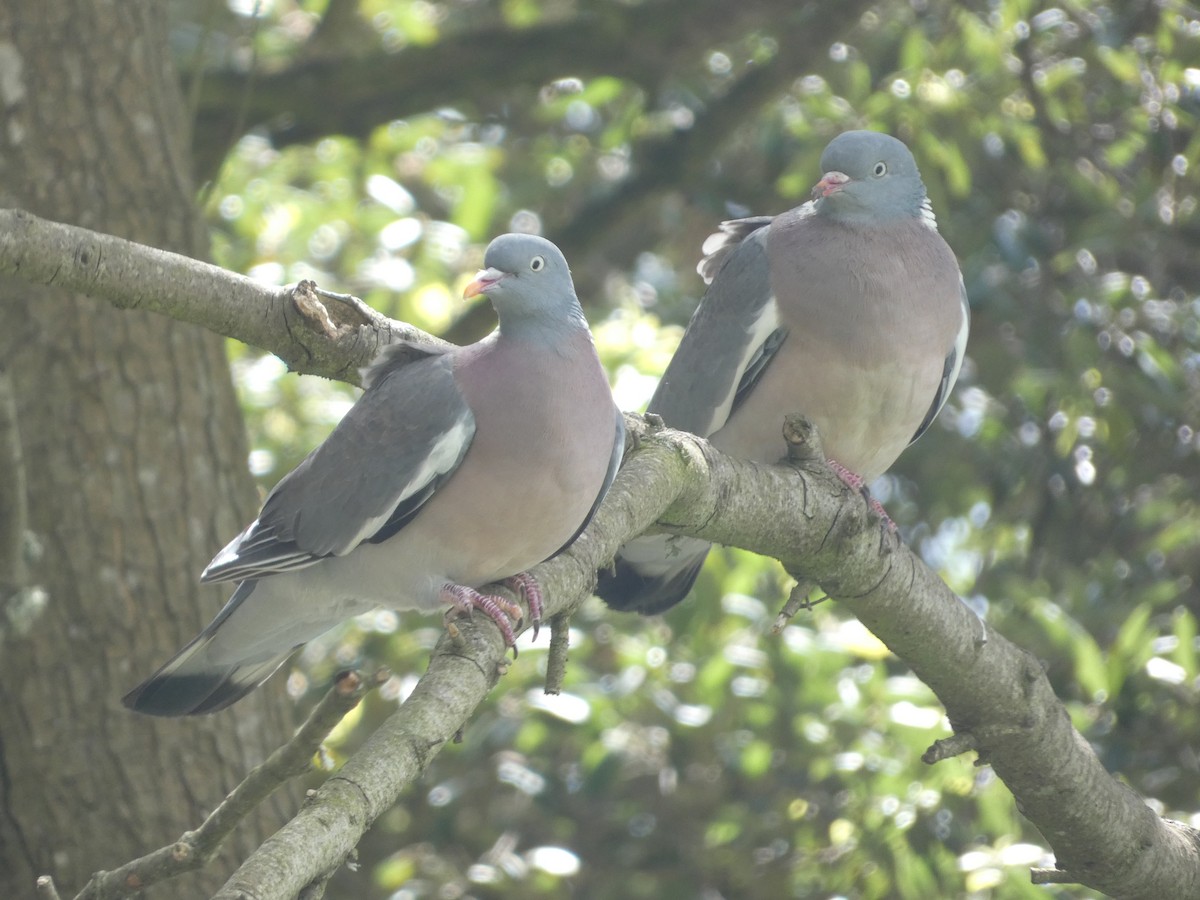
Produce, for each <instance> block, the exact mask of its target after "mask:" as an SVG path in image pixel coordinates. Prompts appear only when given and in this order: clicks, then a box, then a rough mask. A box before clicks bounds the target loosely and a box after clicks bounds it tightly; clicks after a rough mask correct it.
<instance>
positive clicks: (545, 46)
mask: <svg viewBox="0 0 1200 900" xmlns="http://www.w3.org/2000/svg"><path fill="white" fill-rule="evenodd" d="M786 15H788V13H786V12H781V10H780V6H779V4H778V2H776V0H741V2H739V3H736V4H729V3H728V2H726V0H655V2H647V3H638V4H618V3H603V4H599V3H597V4H590V5H588V6H587V8H586V9H584V10H583V11H582V12H581V13H579V14H578V15H576V16H573V17H571V18H569V19H564V20H558V21H552V22H547V23H542V24H538V25H534V26H530V27H528V28H505V27H503V26H500V25H497V24H494V23H493V24H490V25H489V26H488V27H485V28H481V29H478V30H475V29H472V30H466V31H458V32H452V33H450V34H447V35H446V36H444V37H442V38H441V40H439V41H437V43H434V44H429V45H422V46H410V47H406V48H404V50H402V51H401V52H399V53H395V52H388V51H387V50H385V49H383V48H380V49H377V50H376V51H375V52H372V53H370V54H368V55H359V56H354V55H350V54H341V55H338V56H337V57H329V56H326V55H324V54H320V55H318V58H316V59H313V58H307V59H304V60H303V61H302V62H299V63H297V64H295V65H292V66H288V67H286V68H284V69H281V70H279V71H275V72H265V73H259V74H257V75H253V74H251V73H246V72H238V71H232V70H225V71H220V72H210V73H208V74H207V75H206V76H205V79H204V83H203V86H202V88H201V91H200V98H199V99H200V102H199V110H198V115H197V120H196V125H195V128H194V133H195V135H196V139H195V146H194V152H195V157H196V163H197V169H198V171H199V173H200V179H199V180H200V181H203V180H205V179H206V178H208V177H211V176H212V173H213V172H215V171H217V167H218V166H219V164H220V161H221V159H222V158H223V157H224V155H225V153H226V151H227V150H228V140H229V137H230V134H231V133H232V132H233V130H234V129H235V128H236V127H237V121H236V118H235V112H234V111H235V110H237V108H238V104H239V103H240V102H241V98H242V97H243V96H244V94H245V90H244V85H245V82H246V81H247V79H249V78H251V77H254V78H255V80H256V83H255V86H254V92H253V95H252V96H251V97H250V98H249V105H248V108H247V116H246V121H247V122H248V123H249V124H250V125H251V126H254V127H258V128H262V129H265V130H266V131H267V133H268V135H269V137H270V139H271V141H272V143H274V144H275V146H286V145H288V144H293V143H298V142H303V141H312V140H316V139H317V138H320V137H324V136H326V135H329V134H344V135H349V136H351V137H366V136H367V135H368V134H370V132H371V131H372V130H373V129H375V128H377V127H378V126H380V125H382V124H384V123H386V122H391V121H394V120H396V119H400V118H404V117H405V116H411V115H415V114H417V113H423V112H429V111H430V110H434V109H437V108H438V107H439V106H444V105H446V104H453V103H461V102H462V101H463V98H465V97H470V98H474V102H475V105H476V106H477V107H480V108H496V107H499V106H500V105H501V98H503V97H505V95H506V94H508V93H509V92H511V91H513V90H515V89H528V88H530V87H531V86H532V87H533V89H536V87H537V86H539V85H542V84H546V83H548V82H549V81H551V80H553V79H555V78H558V77H561V76H563V75H577V76H582V77H589V76H593V75H609V74H611V73H612V67H613V60H614V59H619V60H621V69H622V74H623V76H624V77H626V78H628V79H630V80H631V81H633V82H635V83H640V84H642V85H644V86H647V87H652V86H654V85H656V84H657V83H658V82H660V81H661V80H663V79H664V78H665V77H667V75H668V73H678V72H680V71H687V70H691V69H695V67H696V66H697V65H698V64H699V63H701V62H702V59H701V58H700V54H701V53H702V52H703V51H704V50H707V49H709V48H712V47H715V46H716V45H718V44H719V43H721V42H722V41H731V40H736V39H737V38H739V37H740V36H741V35H743V34H744V33H746V32H748V31H751V30H753V29H756V28H762V27H764V26H767V25H772V26H774V25H775V24H777V23H778V22H779V20H780V19H781V18H782V17H784V16H786ZM718 23H719V30H717V31H714V26H716V25H717V24H718ZM827 37H828V34H827V33H826V38H827ZM214 139H215V143H214ZM235 139H236V136H235Z"/></svg>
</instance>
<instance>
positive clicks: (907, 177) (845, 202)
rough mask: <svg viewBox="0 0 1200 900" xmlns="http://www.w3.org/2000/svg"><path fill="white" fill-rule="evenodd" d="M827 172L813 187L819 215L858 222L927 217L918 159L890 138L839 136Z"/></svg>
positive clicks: (824, 162) (829, 150)
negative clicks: (924, 213)
mask: <svg viewBox="0 0 1200 900" xmlns="http://www.w3.org/2000/svg"><path fill="white" fill-rule="evenodd" d="M821 171H822V172H824V173H825V174H824V175H822V176H821V180H820V181H818V182H817V185H816V187H814V188H813V195H814V196H815V197H816V208H817V213H818V214H819V215H823V216H829V217H831V218H833V219H836V220H838V221H841V222H854V223H871V222H880V221H887V220H889V219H892V220H894V219H902V218H907V217H913V218H918V217H920V216H921V215H922V207H923V205H924V204H925V185H924V184H923V183H922V182H921V173H920V172H918V171H917V163H916V160H914V159H913V156H912V154H911V153H909V152H908V148H907V147H905V146H904V144H903V143H902V142H901V141H898V140H896V138H894V137H892V136H891V135H890V134H881V133H880V132H878V131H847V132H844V133H842V134H839V135H838V136H837V137H835V138H834V139H833V140H832V141H830V142H829V146H828V147H826V148H825V152H824V153H822V154H821Z"/></svg>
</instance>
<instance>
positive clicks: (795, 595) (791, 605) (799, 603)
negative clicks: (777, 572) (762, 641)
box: [771, 578, 829, 634]
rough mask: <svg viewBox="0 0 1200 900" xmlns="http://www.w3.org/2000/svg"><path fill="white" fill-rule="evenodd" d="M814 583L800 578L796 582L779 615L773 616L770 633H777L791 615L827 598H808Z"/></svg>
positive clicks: (781, 629) (789, 619) (810, 607)
mask: <svg viewBox="0 0 1200 900" xmlns="http://www.w3.org/2000/svg"><path fill="white" fill-rule="evenodd" d="M815 587H816V585H815V584H813V582H811V581H806V580H805V579H803V578H801V579H800V580H798V581H797V582H796V585H795V587H793V588H792V592H791V593H790V594H788V598H787V603H785V604H783V608H782V609H781V610H779V615H777V616H776V617H775V622H774V624H773V625H772V626H771V634H779V633H780V632H781V631H783V629H784V628H785V627H787V623H788V622H790V621H791V619H792V616H794V615H795V614H796V613H798V612H799V611H800V610H802V609H812V608H813V607H814V606H816V605H817V604H818V603H821V602H822V601H824V600H828V599H829V598H828V597H821V598H820V599H817V600H810V599H809V595H810V594H811V593H812V591H813V588H815Z"/></svg>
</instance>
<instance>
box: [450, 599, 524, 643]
mask: <svg viewBox="0 0 1200 900" xmlns="http://www.w3.org/2000/svg"><path fill="white" fill-rule="evenodd" d="M442 599H443V600H444V601H446V602H447V603H449V604H450V606H451V609H453V610H457V611H458V612H459V613H460V614H461V615H468V616H469V615H470V614H471V611H472V610H476V609H478V610H481V611H482V612H484V613H486V614H487V617H488V618H489V619H491V620H492V621H493V622H495V623H496V627H497V628H499V629H500V633H501V634H502V635H504V644H505V646H507V647H512V648H513V653H516V652H517V647H516V644H517V636H516V634H515V633H514V632H513V623H514V622H518V621H520V619H521V607H519V606H517V605H516V604H515V603H513V602H512V601H510V600H505V599H504V598H503V597H497V596H496V595H495V594H481V593H479V591H477V590H475V589H474V588H469V587H467V586H466V585H463V584H449V583H447V584H444V585H442Z"/></svg>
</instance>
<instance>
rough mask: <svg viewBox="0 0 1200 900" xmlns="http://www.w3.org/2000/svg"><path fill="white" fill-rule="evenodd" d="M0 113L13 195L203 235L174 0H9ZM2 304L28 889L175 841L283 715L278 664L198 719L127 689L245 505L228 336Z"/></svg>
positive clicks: (73, 215) (211, 598)
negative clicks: (271, 682)
mask: <svg viewBox="0 0 1200 900" xmlns="http://www.w3.org/2000/svg"><path fill="white" fill-rule="evenodd" d="M0 109H2V110H3V121H2V127H0V205H4V206H20V207H24V208H27V209H29V210H31V211H32V212H34V213H36V214H38V215H41V216H46V217H48V218H52V219H57V220H61V221H65V222H73V223H77V224H80V225H85V226H87V227H90V228H95V229H99V230H101V231H106V232H110V233H112V234H117V235H121V236H124V237H128V238H132V239H134V240H138V241H143V242H145V243H148V244H153V245H156V246H159V247H164V248H169V249H173V250H178V251H180V252H183V253H188V254H193V255H200V256H203V255H204V251H205V247H206V237H205V234H204V230H203V228H202V226H201V224H200V222H199V220H198V218H197V215H196V212H195V209H194V208H193V204H192V195H193V188H192V184H191V177H190V159H189V154H188V149H187V148H188V146H189V142H188V123H187V112H186V110H185V108H184V103H183V100H182V96H181V91H180V89H179V85H178V83H177V79H176V75H175V72H174V70H173V66H172V64H171V60H170V58H169V56H168V53H167V27H166V21H165V9H164V5H163V4H161V3H155V2H152V0H122V2H103V0H5V2H4V3H3V4H0ZM102 262H103V261H102V260H94V261H92V263H93V264H95V265H100V264H102ZM0 315H2V317H3V318H2V320H0V321H2V322H3V324H2V325H0V389H2V388H5V387H7V388H8V389H9V392H10V396H11V398H12V402H11V403H10V404H8V405H7V409H8V410H9V411H10V412H12V413H14V415H12V416H11V417H9V418H11V419H12V420H13V421H11V422H9V423H8V425H10V426H11V425H13V424H15V429H14V428H12V427H8V428H6V427H5V416H4V410H5V409H6V406H5V404H4V403H3V402H2V401H3V399H4V397H3V394H4V391H3V390H0V483H2V484H0V503H3V507H0V520H2V522H0V540H2V539H4V537H5V536H10V537H11V536H12V535H14V534H17V535H18V536H19V532H17V531H16V530H15V529H16V527H17V526H19V525H21V522H20V519H21V503H20V502H19V500H20V498H21V497H24V498H25V499H26V500H27V507H28V517H27V521H26V522H24V529H25V535H26V541H25V544H24V547H23V548H21V549H22V550H23V559H17V560H15V559H14V558H13V554H12V553H0V566H2V567H3V569H4V571H0V590H2V591H3V593H2V594H0V611H2V612H3V615H0V685H2V688H0V896H2V897H25V896H30V895H31V893H32V890H33V882H34V879H35V877H36V876H38V875H40V874H50V875H53V876H54V878H55V880H56V881H57V883H58V884H59V886H60V888H61V889H62V890H63V891H64V892H66V891H72V892H73V891H74V890H76V889H78V888H79V887H81V886H82V883H83V881H84V880H86V878H87V877H88V876H89V875H90V874H91V873H92V872H93V871H94V870H96V869H100V868H113V867H115V866H116V865H118V864H120V863H122V862H124V861H126V860H127V859H129V858H131V857H134V856H137V855H140V854H142V853H144V852H147V851H149V850H151V849H153V848H155V847H157V846H161V845H162V844H165V843H168V842H170V841H172V840H174V839H175V838H176V837H178V835H179V834H180V833H181V832H182V831H183V830H185V829H186V828H188V827H191V826H192V825H194V824H196V823H197V822H198V821H199V820H200V819H201V818H202V816H203V815H204V814H205V813H206V812H207V811H208V810H210V809H211V808H212V807H213V805H214V804H215V803H216V802H217V800H218V799H219V798H220V796H221V795H222V794H223V793H224V792H225V791H226V790H227V789H228V788H230V787H231V786H232V785H233V784H234V783H236V781H237V780H238V778H239V777H240V775H241V774H242V773H243V772H244V771H245V770H246V769H247V768H248V767H250V766H251V765H253V764H254V763H256V762H258V761H259V760H260V759H262V758H263V757H264V756H265V754H266V753H267V752H269V751H270V749H272V748H273V747H274V746H275V745H276V744H277V743H278V742H279V740H280V739H281V738H282V737H283V736H284V734H285V729H286V726H287V724H288V723H289V721H290V718H291V716H290V711H289V709H288V707H287V705H286V702H285V701H283V700H282V697H281V694H280V690H279V685H278V684H276V685H275V686H274V689H273V690H268V691H263V692H259V693H258V694H257V695H256V696H254V697H252V698H250V699H248V700H246V701H245V702H244V703H242V704H239V706H238V707H237V709H236V711H233V712H226V713H223V714H219V715H217V716H214V717H211V718H202V719H199V720H162V721H159V720H152V719H148V718H143V717H140V716H136V715H134V714H132V713H130V712H127V711H126V710H125V709H124V708H123V707H122V706H121V704H120V697H121V695H122V694H123V693H124V692H125V691H126V690H128V689H129V688H131V687H132V686H133V685H134V684H136V683H137V682H138V681H139V680H140V679H141V678H142V677H143V676H145V675H148V674H149V673H150V672H151V671H152V670H153V669H154V667H155V666H156V665H158V664H159V663H160V662H162V661H163V660H164V659H165V658H166V657H167V656H168V655H169V654H170V653H171V652H172V651H174V650H175V649H176V648H177V647H179V646H180V645H181V644H182V643H183V642H184V641H186V640H187V639H188V638H189V637H190V636H191V635H192V634H194V633H195V631H196V630H197V628H198V627H199V626H201V625H202V624H203V623H204V622H206V621H207V620H208V619H209V618H210V617H211V616H212V615H213V613H215V612H216V610H217V609H218V608H219V606H220V604H221V602H223V600H224V597H223V593H224V591H223V589H211V588H209V589H201V588H200V586H199V585H198V583H197V578H196V576H197V573H198V572H199V571H200V570H201V568H202V567H203V566H204V564H205V563H206V562H207V561H208V559H209V558H210V557H211V555H212V554H213V553H214V552H215V551H216V550H217V549H219V548H220V546H221V545H222V543H223V542H224V540H225V539H227V538H229V537H230V536H232V535H233V534H235V533H236V532H237V530H238V529H239V528H240V527H241V526H242V525H244V524H245V521H246V520H247V517H248V516H249V515H250V514H251V513H252V508H253V501H254V493H253V488H252V485H251V482H250V480H249V477H248V475H247V473H246V447H245V438H244V431H243V426H242V421H241V417H240V413H239V410H238V407H237V402H236V398H235V396H234V392H233V388H232V385H231V383H230V377H229V369H228V366H227V364H226V360H225V357H224V353H223V349H222V342H221V339H219V338H217V337H215V336H213V335H211V334H208V333H206V332H204V331H202V330H200V329H197V328H195V327H193V326H188V325H182V324H178V323H175V322H173V321H170V320H168V319H166V318H162V317H158V316H153V315H151V314H149V313H142V312H138V311H128V312H120V311H116V310H114V309H112V308H111V307H110V306H108V305H107V304H105V303H101V302H96V301H92V300H89V299H87V298H84V297H80V296H74V295H70V294H68V293H66V292H64V291H60V290H55V289H40V288H33V287H30V286H29V285H26V284H22V283H19V282H16V281H7V282H0ZM14 435H19V440H17V441H15V442H14V441H6V440H5V438H6V436H14ZM17 456H19V459H18V458H14V457H17ZM21 462H23V466H22V465H19V464H18V463H21ZM4 549H7V550H12V549H14V545H12V543H11V542H10V544H9V547H8V548H4ZM5 560H7V564H6V563H5ZM22 570H23V571H22ZM5 582H7V585H5ZM277 681H278V680H277ZM267 817H271V818H275V819H276V821H278V818H279V816H278V812H277V811H270V812H267V813H264V816H263V818H262V819H260V820H259V821H256V822H253V823H247V825H246V826H245V827H244V828H243V829H242V831H241V833H240V839H241V841H242V842H243V845H244V846H247V847H248V846H254V845H255V844H256V843H257V842H258V840H260V839H261V837H262V836H263V830H264V828H265V827H266V826H267V823H266V822H265V819H266V818H267ZM211 868H212V869H213V870H214V871H213V872H212V873H211V874H205V875H201V876H199V877H198V878H197V879H192V880H189V881H186V882H184V883H181V884H175V885H168V886H167V887H166V888H165V889H164V890H163V891H162V892H161V893H158V894H157V896H175V897H177V896H190V895H193V894H198V893H200V892H201V891H202V890H204V889H207V888H208V887H210V886H211V885H214V884H217V883H219V882H220V881H221V880H223V877H224V875H223V874H222V873H225V874H227V871H228V867H227V866H226V865H220V864H214V865H213V866H212V867H211Z"/></svg>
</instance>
